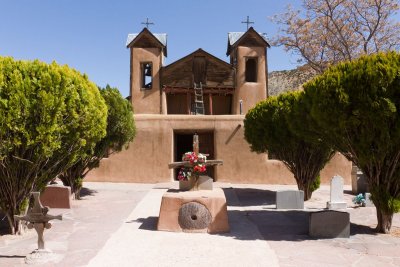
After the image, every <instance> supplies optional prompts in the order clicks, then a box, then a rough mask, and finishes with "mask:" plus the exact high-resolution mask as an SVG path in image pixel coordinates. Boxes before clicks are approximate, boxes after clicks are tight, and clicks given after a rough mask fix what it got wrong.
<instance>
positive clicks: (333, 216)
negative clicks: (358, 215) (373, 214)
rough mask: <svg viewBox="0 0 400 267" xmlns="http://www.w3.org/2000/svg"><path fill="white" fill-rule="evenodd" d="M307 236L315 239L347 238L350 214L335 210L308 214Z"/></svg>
mask: <svg viewBox="0 0 400 267" xmlns="http://www.w3.org/2000/svg"><path fill="white" fill-rule="evenodd" d="M309 236H311V237H315V238H336V237H342V238H349V237H350V214H349V213H348V212H341V211H335V210H323V211H318V212H312V213H310V218H309Z"/></svg>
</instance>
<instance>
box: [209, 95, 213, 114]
mask: <svg viewBox="0 0 400 267" xmlns="http://www.w3.org/2000/svg"><path fill="white" fill-rule="evenodd" d="M208 104H209V106H210V115H213V108H212V106H213V103H212V94H208Z"/></svg>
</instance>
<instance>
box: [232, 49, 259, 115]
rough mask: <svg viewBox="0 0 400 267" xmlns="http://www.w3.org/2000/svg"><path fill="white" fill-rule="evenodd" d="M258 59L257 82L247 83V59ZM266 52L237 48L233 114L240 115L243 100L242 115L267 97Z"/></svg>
mask: <svg viewBox="0 0 400 267" xmlns="http://www.w3.org/2000/svg"><path fill="white" fill-rule="evenodd" d="M247 57H258V67H257V82H246V81H245V71H246V58H247ZM265 59H266V50H265V47H244V46H239V47H238V48H237V71H236V90H235V94H234V99H233V113H234V114H240V109H239V100H240V99H242V100H243V111H242V114H246V113H247V111H248V110H249V109H250V108H252V107H253V106H255V104H257V103H258V102H260V101H261V100H263V99H265V98H266V97H267V88H266V84H267V80H266V79H267V76H266V63H265Z"/></svg>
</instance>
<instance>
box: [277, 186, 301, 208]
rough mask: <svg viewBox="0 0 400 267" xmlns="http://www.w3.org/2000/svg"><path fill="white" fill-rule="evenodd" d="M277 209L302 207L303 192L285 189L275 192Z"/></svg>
mask: <svg viewBox="0 0 400 267" xmlns="http://www.w3.org/2000/svg"><path fill="white" fill-rule="evenodd" d="M276 208H277V209H304V192H303V191H301V190H285V191H278V192H276Z"/></svg>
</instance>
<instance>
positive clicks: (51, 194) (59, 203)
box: [40, 184, 72, 209]
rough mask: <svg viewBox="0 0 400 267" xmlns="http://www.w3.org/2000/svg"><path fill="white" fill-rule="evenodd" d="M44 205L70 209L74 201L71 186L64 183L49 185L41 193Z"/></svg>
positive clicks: (41, 200)
mask: <svg viewBox="0 0 400 267" xmlns="http://www.w3.org/2000/svg"><path fill="white" fill-rule="evenodd" d="M40 202H41V203H42V205H43V206H47V207H49V208H56V209H70V208H71V202H72V195H71V188H70V187H69V186H64V185H58V184H54V185H48V186H46V188H45V189H44V191H43V193H41V194H40Z"/></svg>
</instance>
